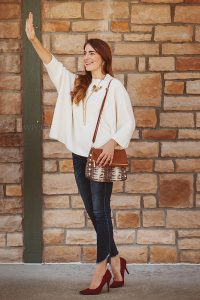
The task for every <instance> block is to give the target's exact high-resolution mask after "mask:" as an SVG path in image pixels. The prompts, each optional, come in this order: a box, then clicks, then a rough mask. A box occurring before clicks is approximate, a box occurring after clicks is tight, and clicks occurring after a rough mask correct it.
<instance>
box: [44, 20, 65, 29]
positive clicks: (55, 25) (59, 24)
mask: <svg viewBox="0 0 200 300" xmlns="http://www.w3.org/2000/svg"><path fill="white" fill-rule="evenodd" d="M69 30H70V22H69V21H58V20H56V21H46V20H45V21H44V22H43V23H42V31H43V32H68V31H69Z"/></svg>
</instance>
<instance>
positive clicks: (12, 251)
mask: <svg viewBox="0 0 200 300" xmlns="http://www.w3.org/2000/svg"><path fill="white" fill-rule="evenodd" d="M23 252H24V249H23V247H16V248H7V247H6V248H0V263H15V262H17V263H23Z"/></svg>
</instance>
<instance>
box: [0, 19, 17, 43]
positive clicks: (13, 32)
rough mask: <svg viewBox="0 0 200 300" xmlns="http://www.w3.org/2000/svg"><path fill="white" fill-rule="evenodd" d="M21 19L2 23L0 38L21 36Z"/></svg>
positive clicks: (0, 25) (0, 24)
mask: <svg viewBox="0 0 200 300" xmlns="http://www.w3.org/2000/svg"><path fill="white" fill-rule="evenodd" d="M20 36H21V32H20V21H13V22H10V21H5V22H1V23H0V38H1V39H7V38H9V39H16V38H20Z"/></svg>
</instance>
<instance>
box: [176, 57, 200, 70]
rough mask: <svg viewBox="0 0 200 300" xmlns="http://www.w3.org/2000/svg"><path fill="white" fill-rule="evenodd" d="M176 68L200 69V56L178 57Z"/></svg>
mask: <svg viewBox="0 0 200 300" xmlns="http://www.w3.org/2000/svg"><path fill="white" fill-rule="evenodd" d="M176 70H178V71H196V70H200V58H199V57H177V59H176Z"/></svg>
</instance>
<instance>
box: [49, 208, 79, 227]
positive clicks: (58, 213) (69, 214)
mask: <svg viewBox="0 0 200 300" xmlns="http://www.w3.org/2000/svg"><path fill="white" fill-rule="evenodd" d="M43 226H44V228H46V227H62V228H82V227H84V226H85V216H84V212H83V211H82V210H71V209H56V210H45V211H44V213H43Z"/></svg>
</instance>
